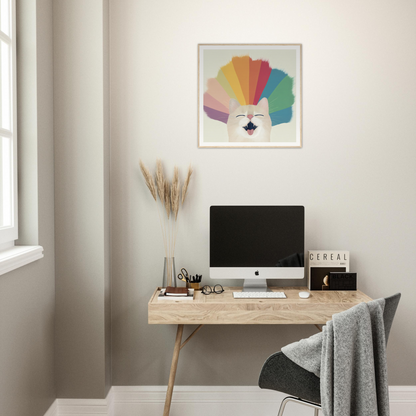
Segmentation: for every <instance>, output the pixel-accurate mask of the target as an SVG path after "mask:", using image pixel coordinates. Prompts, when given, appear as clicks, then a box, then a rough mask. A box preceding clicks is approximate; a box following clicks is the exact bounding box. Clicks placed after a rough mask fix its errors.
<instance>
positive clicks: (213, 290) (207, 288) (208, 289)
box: [202, 285, 224, 295]
mask: <svg viewBox="0 0 416 416" xmlns="http://www.w3.org/2000/svg"><path fill="white" fill-rule="evenodd" d="M222 292H224V288H223V287H222V286H221V285H215V286H214V287H213V288H212V287H211V286H208V285H205V286H204V287H203V288H202V293H203V294H204V295H210V294H211V293H216V294H217V295H219V294H220V293H222Z"/></svg>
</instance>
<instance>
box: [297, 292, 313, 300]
mask: <svg viewBox="0 0 416 416" xmlns="http://www.w3.org/2000/svg"><path fill="white" fill-rule="evenodd" d="M310 295H311V294H310V293H309V292H299V297H300V298H302V299H308V297H309V296H310Z"/></svg>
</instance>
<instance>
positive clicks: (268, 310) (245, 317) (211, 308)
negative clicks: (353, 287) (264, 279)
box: [148, 287, 371, 325]
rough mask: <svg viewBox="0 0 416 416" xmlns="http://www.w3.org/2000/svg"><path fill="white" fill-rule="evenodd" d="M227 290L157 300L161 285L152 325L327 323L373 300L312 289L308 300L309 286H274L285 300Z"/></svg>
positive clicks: (152, 301)
mask: <svg viewBox="0 0 416 416" xmlns="http://www.w3.org/2000/svg"><path fill="white" fill-rule="evenodd" d="M224 289H225V291H224V293H221V294H211V295H208V296H206V295H203V294H202V293H201V292H196V293H195V299H194V301H192V302H186V303H185V302H181V301H172V302H169V303H165V302H162V303H160V302H159V303H158V300H157V298H156V297H157V295H158V293H159V290H160V288H157V289H156V290H155V292H154V293H153V295H152V297H151V299H150V301H149V305H148V321H149V324H183V325H195V324H196V325H200V324H208V325H223V324H241V325H247V324H256V325H259V324H290V325H294V324H314V325H315V324H320V325H322V324H325V323H326V322H327V321H329V320H331V319H332V315H333V314H335V313H339V312H342V311H345V310H347V309H349V308H351V307H352V306H354V305H357V304H359V303H361V302H368V301H370V300H371V298H370V297H368V296H367V295H366V294H364V293H363V292H361V291H359V290H357V291H322V292H320V291H311V296H310V297H309V298H308V299H301V298H299V292H300V291H305V290H306V291H307V290H308V289H307V288H306V287H285V288H272V290H274V291H283V292H285V293H286V296H287V298H286V299H234V298H233V293H232V292H233V291H241V287H226V288H224Z"/></svg>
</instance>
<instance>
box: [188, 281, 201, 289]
mask: <svg viewBox="0 0 416 416" xmlns="http://www.w3.org/2000/svg"><path fill="white" fill-rule="evenodd" d="M200 285H201V284H200V283H190V282H187V283H186V287H189V288H191V289H195V290H201V288H200Z"/></svg>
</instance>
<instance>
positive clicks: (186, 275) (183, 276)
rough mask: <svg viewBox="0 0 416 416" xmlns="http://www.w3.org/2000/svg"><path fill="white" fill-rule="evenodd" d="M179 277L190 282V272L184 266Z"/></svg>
mask: <svg viewBox="0 0 416 416" xmlns="http://www.w3.org/2000/svg"><path fill="white" fill-rule="evenodd" d="M178 279H179V280H182V281H183V282H188V283H189V273H188V271H187V270H186V269H185V268H184V267H182V269H181V272H180V273H179V274H178Z"/></svg>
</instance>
